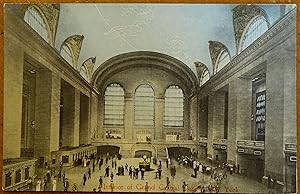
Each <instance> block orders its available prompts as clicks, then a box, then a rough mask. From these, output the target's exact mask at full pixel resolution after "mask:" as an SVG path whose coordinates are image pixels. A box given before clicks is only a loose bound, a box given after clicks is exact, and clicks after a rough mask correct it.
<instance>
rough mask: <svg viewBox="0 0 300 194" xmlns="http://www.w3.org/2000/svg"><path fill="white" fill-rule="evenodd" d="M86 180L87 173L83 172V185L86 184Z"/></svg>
mask: <svg viewBox="0 0 300 194" xmlns="http://www.w3.org/2000/svg"><path fill="white" fill-rule="evenodd" d="M85 182H86V176H85V174H83V186H84V185H85Z"/></svg>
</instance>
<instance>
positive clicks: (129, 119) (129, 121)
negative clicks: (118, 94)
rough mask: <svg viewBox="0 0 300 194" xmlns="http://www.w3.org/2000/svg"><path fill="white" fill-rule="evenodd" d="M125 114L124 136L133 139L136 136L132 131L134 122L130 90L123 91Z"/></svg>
mask: <svg viewBox="0 0 300 194" xmlns="http://www.w3.org/2000/svg"><path fill="white" fill-rule="evenodd" d="M124 100H125V111H124V113H125V115H124V128H125V130H124V138H125V139H126V140H135V139H136V136H135V134H134V133H133V122H134V109H133V107H134V102H133V94H132V93H131V92H129V93H125V99H124Z"/></svg>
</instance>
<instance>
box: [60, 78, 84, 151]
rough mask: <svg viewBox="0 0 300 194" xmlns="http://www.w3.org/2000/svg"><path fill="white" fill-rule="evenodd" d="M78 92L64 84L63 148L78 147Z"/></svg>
mask: <svg viewBox="0 0 300 194" xmlns="http://www.w3.org/2000/svg"><path fill="white" fill-rule="evenodd" d="M79 117H80V91H79V90H77V89H75V88H74V87H72V86H70V85H69V84H67V83H65V84H64V87H63V128H62V144H63V146H78V145H79Z"/></svg>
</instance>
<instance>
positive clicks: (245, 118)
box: [227, 78, 252, 164]
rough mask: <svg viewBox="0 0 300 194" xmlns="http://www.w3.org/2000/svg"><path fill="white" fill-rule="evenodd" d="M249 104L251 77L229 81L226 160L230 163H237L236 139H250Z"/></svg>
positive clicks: (250, 99) (250, 101) (250, 102)
mask: <svg viewBox="0 0 300 194" xmlns="http://www.w3.org/2000/svg"><path fill="white" fill-rule="evenodd" d="M251 104H252V82H251V79H245V78H244V79H242V78H238V79H236V80H234V81H232V82H231V83H229V89H228V134H229V135H228V138H227V161H228V163H230V164H237V152H236V142H237V140H250V139H251V107H252V106H251Z"/></svg>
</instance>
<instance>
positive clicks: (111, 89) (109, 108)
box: [104, 84, 125, 126]
mask: <svg viewBox="0 0 300 194" xmlns="http://www.w3.org/2000/svg"><path fill="white" fill-rule="evenodd" d="M104 100H105V104H104V125H118V126H123V125H124V107H125V102H124V90H123V88H122V87H121V86H120V85H119V84H110V85H109V86H108V87H107V88H106V90H105V96H104Z"/></svg>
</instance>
